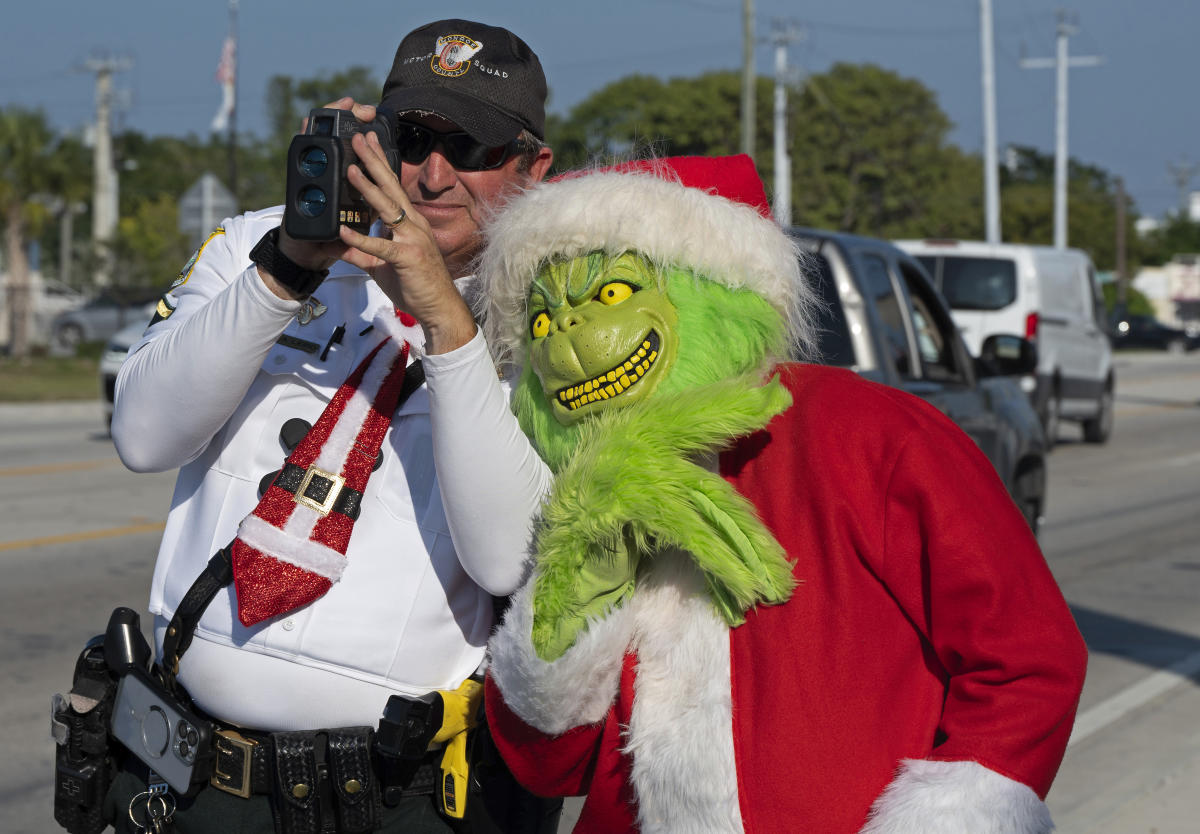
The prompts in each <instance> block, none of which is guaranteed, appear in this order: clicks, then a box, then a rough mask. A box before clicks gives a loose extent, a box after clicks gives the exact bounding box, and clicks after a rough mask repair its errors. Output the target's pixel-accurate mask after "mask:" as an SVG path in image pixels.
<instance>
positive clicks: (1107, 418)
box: [1083, 388, 1113, 443]
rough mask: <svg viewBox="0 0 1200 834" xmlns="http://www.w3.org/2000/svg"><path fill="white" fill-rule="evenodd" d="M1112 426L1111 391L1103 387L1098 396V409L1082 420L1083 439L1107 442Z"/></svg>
mask: <svg viewBox="0 0 1200 834" xmlns="http://www.w3.org/2000/svg"><path fill="white" fill-rule="evenodd" d="M1112 427H1113V392H1112V388H1105V389H1104V393H1103V394H1102V395H1101V396H1100V411H1099V413H1098V414H1097V415H1096V416H1095V417H1093V418H1092V419H1090V420H1084V421H1083V439H1084V440H1086V441H1087V442H1088V443H1107V442H1108V436H1109V435H1110V434H1112Z"/></svg>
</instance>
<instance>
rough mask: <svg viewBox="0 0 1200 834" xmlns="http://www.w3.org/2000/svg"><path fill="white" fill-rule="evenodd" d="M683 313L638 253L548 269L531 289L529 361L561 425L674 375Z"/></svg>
mask: <svg viewBox="0 0 1200 834" xmlns="http://www.w3.org/2000/svg"><path fill="white" fill-rule="evenodd" d="M677 322H678V317H677V316H676V314H675V307H674V305H673V304H671V301H670V299H668V298H667V296H666V293H665V292H663V290H661V289H660V288H659V286H658V280H657V275H656V273H655V270H654V269H653V268H652V267H651V266H650V265H649V264H648V263H646V261H645V260H644V259H642V258H640V257H638V256H637V255H635V254H633V253H628V252H627V253H625V254H623V255H619V256H617V257H616V258H612V257H609V256H607V255H605V254H603V253H600V252H593V253H591V254H589V255H585V256H583V257H580V258H572V259H571V260H568V261H562V262H557V263H553V264H550V265H548V266H546V267H544V268H543V269H542V270H541V271H540V272H539V273H538V275H537V277H536V278H535V279H534V281H533V288H532V290H531V291H530V294H529V334H530V339H531V345H530V349H529V361H530V364H531V365H532V366H533V370H534V373H536V374H537V376H538V378H539V379H540V380H541V383H542V388H543V390H544V391H545V393H546V396H547V399H548V400H549V402H550V407H551V409H552V410H553V413H554V417H555V419H557V420H558V421H559V422H560V423H563V424H567V425H569V424H571V423H575V422H577V421H578V420H580V419H582V418H584V417H585V416H587V415H589V414H594V413H596V412H597V411H603V410H606V409H607V408H610V407H621V406H627V405H632V404H633V403H636V402H639V401H640V400H642V399H645V398H646V397H647V396H649V395H650V393H651V392H652V391H653V390H654V387H655V386H656V385H657V384H658V381H659V380H660V379H662V378H663V377H665V376H666V375H667V374H669V373H670V367H671V363H672V361H673V360H674V358H675V354H676V350H675V347H676V341H677V339H676V335H675V327H676V324H677Z"/></svg>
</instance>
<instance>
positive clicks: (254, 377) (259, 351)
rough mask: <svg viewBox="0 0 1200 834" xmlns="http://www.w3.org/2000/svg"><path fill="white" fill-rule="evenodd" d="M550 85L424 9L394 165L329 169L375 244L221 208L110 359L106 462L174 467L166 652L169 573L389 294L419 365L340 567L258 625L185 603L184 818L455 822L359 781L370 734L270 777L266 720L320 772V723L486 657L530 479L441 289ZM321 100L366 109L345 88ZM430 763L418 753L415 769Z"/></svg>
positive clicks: (412, 693)
mask: <svg viewBox="0 0 1200 834" xmlns="http://www.w3.org/2000/svg"><path fill="white" fill-rule="evenodd" d="M545 96H546V83H545V78H544V76H543V73H542V69H541V65H540V63H539V61H538V58H537V56H536V55H535V54H534V53H533V51H532V50H530V49H529V47H528V46H527V45H526V44H525V43H524V42H523V41H522V40H521V39H520V38H518V37H517V36H516V35H514V34H512V33H511V32H508V31H506V30H505V29H501V28H497V27H492V26H486V25H483V24H480V23H475V22H471V21H465V20H443V21H438V22H435V23H431V24H428V25H426V26H422V27H420V28H419V29H416V30H415V31H413V32H411V33H410V34H409V35H407V36H406V37H405V38H404V40H403V41H402V42H401V44H400V47H399V49H398V51H397V53H396V57H395V63H394V65H393V67H392V70H391V73H390V74H389V76H388V78H387V81H386V83H385V85H384V88H383V95H382V99H381V106H385V107H387V108H389V109H390V110H392V111H395V112H397V113H398V114H399V120H400V124H399V125H398V128H399V133H398V137H399V138H398V140H397V146H398V148H399V151H400V156H401V159H402V160H403V162H402V165H401V170H400V174H399V177H396V176H395V175H394V174H393V173H392V172H391V170H390V168H389V167H388V165H387V163H386V161H385V158H384V156H383V154H382V152H381V150H380V147H379V144H378V142H377V140H376V139H374V138H371V139H364V138H363V136H362V135H356V136H355V137H354V139H353V147H354V150H355V151H356V153H357V154H358V156H359V158H360V165H359V166H358V167H357V168H354V169H352V170H351V173H350V175H349V176H350V180H351V182H352V184H353V185H355V186H356V187H357V188H359V189H360V190H361V191H362V193H363V194H364V196H365V197H366V199H367V200H368V202H369V203H370V204H371V206H372V207H373V209H374V211H375V212H377V214H378V217H379V222H378V223H377V224H376V226H375V228H374V231H373V234H372V235H371V236H364V235H361V234H358V233H355V232H353V231H351V230H350V229H348V228H346V227H343V228H342V231H341V237H340V239H339V240H336V241H332V242H326V243H312V242H304V241H299V240H294V239H292V238H290V237H289V236H288V235H287V234H286V233H284V232H283V231H282V230H280V228H279V227H280V223H281V218H282V214H283V209H282V208H280V207H277V208H272V209H266V210H263V211H256V212H251V213H248V214H245V215H242V216H240V217H235V218H232V219H229V220H226V221H225V222H224V223H223V224H222V226H221V227H220V228H218V229H217V230H216V231H215V232H214V233H213V234H212V236H211V237H209V239H208V240H207V242H205V243H204V245H203V246H202V247H201V248H200V250H199V251H198V252H197V253H196V255H195V256H194V257H193V259H192V260H191V261H190V262H189V263H188V265H187V266H186V267H185V269H184V270H183V272H182V273H181V274H180V276H179V279H178V280H177V281H176V282H175V284H174V285H173V286H172V288H171V289H170V291H169V292H168V293H167V295H166V296H165V297H164V300H163V303H162V305H160V308H159V315H158V316H156V318H155V320H154V321H153V322H152V324H151V326H150V327H149V329H148V330H147V331H146V334H145V336H144V337H143V339H142V341H141V342H140V343H138V344H137V345H135V346H134V348H133V349H132V350H131V351H130V356H129V359H128V360H127V361H126V363H125V364H124V366H123V367H122V369H121V372H120V375H119V377H118V380H117V397H116V407H115V411H114V415H113V424H112V434H113V440H114V442H115V444H116V447H117V451H118V452H119V454H120V456H121V458H122V460H123V461H124V462H125V464H126V465H127V466H128V467H129V468H131V469H133V470H135V471H145V472H151V471H163V470H167V469H172V468H175V467H180V472H179V477H178V481H177V484H176V489H175V494H174V497H173V499H172V502H171V509H170V513H169V515H168V518H167V524H166V530H165V532H164V535H163V539H162V544H161V547H160V551H159V555H158V560H157V563H156V567H155V571H154V577H153V583H152V586H151V598H150V611H151V612H152V614H153V615H154V618H155V619H154V622H155V637H156V641H157V647H158V651H159V652H160V655H161V652H162V646H163V641H164V638H165V637H166V630H167V625H168V623H169V622H170V620H171V618H172V616H173V615H175V614H176V612H177V610H178V609H179V607H180V605H181V600H183V598H184V596H185V594H186V593H187V592H188V589H189V588H190V587H191V586H192V584H193V582H194V581H195V580H196V578H197V576H198V575H199V574H200V573H201V572H202V571H203V570H204V568H205V565H206V564H207V563H208V561H209V559H210V557H211V556H212V555H213V554H214V553H216V552H217V551H219V550H221V549H222V548H224V547H225V546H226V545H228V544H229V543H230V541H231V540H232V539H234V537H235V536H237V535H239V529H240V527H239V525H240V523H241V522H242V520H243V519H244V518H246V517H247V515H248V514H251V513H252V511H255V507H256V505H257V504H258V502H259V500H260V495H261V494H263V492H262V491H263V489H264V487H266V485H267V484H270V483H272V482H271V480H270V477H269V475H270V473H273V472H276V471H278V470H280V468H281V466H282V464H283V462H284V458H285V457H286V456H287V455H288V454H289V451H290V450H292V449H295V448H296V445H297V442H298V441H299V440H300V439H301V438H302V437H303V436H304V433H305V430H306V429H307V428H308V427H309V426H311V425H313V424H314V423H318V422H319V421H320V419H321V415H322V414H323V413H324V412H325V409H326V406H327V404H329V402H330V401H331V399H333V398H334V393H335V392H336V391H337V390H338V389H339V386H341V385H342V384H343V382H344V381H345V380H346V379H347V377H348V376H350V375H351V372H352V371H354V369H355V368H357V367H359V365H360V363H362V362H363V360H364V358H366V357H367V356H368V354H369V353H370V351H372V350H373V349H374V348H375V347H376V346H377V345H378V344H379V343H380V341H381V339H382V337H383V335H385V332H390V331H388V327H389V326H390V325H387V326H385V325H386V323H387V321H389V317H390V316H391V317H394V315H395V314H394V312H393V308H395V309H396V310H401V311H404V312H405V313H407V314H410V315H411V316H412V317H413V318H415V319H416V321H417V322H418V323H419V324H418V325H413V326H409V327H406V328H401V331H396V332H400V333H401V335H402V336H403V338H404V339H407V341H408V342H409V344H410V355H409V361H410V362H411V361H412V360H413V359H415V358H417V357H420V358H421V359H422V366H423V369H424V373H425V378H426V383H425V384H424V385H423V386H421V387H420V388H418V389H416V390H415V391H414V392H413V393H411V394H410V395H409V396H408V397H407V399H405V400H404V401H403V402H402V404H401V405H400V406H399V407H398V409H396V411H395V413H394V414H393V415H391V421H390V426H388V428H387V431H386V435H385V436H384V437H383V441H382V447H381V450H380V452H379V454H378V456H377V461H376V465H375V469H374V471H373V473H372V474H371V475H370V478H369V480H368V481H367V484H366V487H365V489H364V490H363V491H362V494H361V496H359V499H358V500H359V501H360V506H359V509H358V512H357V517H356V520H355V521H354V523H353V532H352V535H351V536H350V538H349V544H348V546H347V547H346V549H345V564H344V570H343V571H342V573H341V575H340V577H339V578H337V579H336V581H333V582H332V583H331V584H329V587H328V588H327V589H326V590H325V592H324V593H323V595H319V596H318V597H317V598H315V601H312V602H309V603H307V604H304V605H301V606H300V607H298V608H294V609H291V610H286V611H285V612H284V613H280V614H278V615H277V616H272V617H269V618H267V619H265V620H263V621H261V622H258V623H255V624H253V625H244V624H243V622H244V619H240V618H239V617H240V615H241V614H244V611H239V604H241V605H242V606H243V607H244V605H245V600H242V599H239V594H240V593H241V592H242V590H237V591H235V590H234V588H232V587H230V588H225V589H222V590H221V591H220V592H218V593H217V594H216V595H215V597H214V598H213V600H212V601H211V603H209V604H208V605H207V607H206V608H204V610H203V614H202V615H201V616H200V619H199V621H198V624H197V625H196V627H195V631H194V640H193V641H192V642H191V644H190V647H188V648H187V651H186V653H185V654H184V655H183V657H182V660H181V662H180V663H179V666H178V681H179V682H180V684H181V685H182V686H183V688H185V689H186V691H187V693H188V695H189V696H190V697H191V699H192V700H193V702H194V704H195V706H196V707H197V708H198V709H199V710H200V711H202V713H203V714H205V715H206V716H208V717H210V718H211V719H213V720H214V722H215V724H216V727H217V728H218V731H219V735H218V745H223V746H222V747H220V748H219V749H220V750H221V759H220V760H219V767H218V774H217V776H215V777H214V778H213V781H212V784H211V785H209V786H205V787H203V788H201V789H200V790H199V792H198V793H196V794H195V795H194V796H191V797H175V801H174V802H173V803H172V807H173V814H172V820H171V822H172V823H173V824H175V825H177V826H178V828H179V830H187V831H214V832H216V831H222V832H224V831H234V830H239V831H257V830H262V831H272V830H279V831H283V832H284V834H308V832H316V831H332V830H339V831H342V830H355V831H357V830H381V829H382V830H387V831H445V830H452V827H453V826H460V825H461V823H458V822H456V821H455V820H454V818H453V817H452V816H447V815H446V813H445V811H444V809H441V808H440V807H439V804H440V798H439V797H438V796H437V790H436V785H435V786H433V787H430V788H427V789H426V788H423V787H422V786H421V785H416V784H413V783H411V782H410V783H408V784H399V785H389V778H390V777H389V776H388V774H386V773H384V774H380V773H378V772H375V770H378V767H377V765H378V761H379V756H378V752H379V751H378V750H367V751H366V753H365V755H367V756H368V758H367V760H366V761H368V762H369V763H370V765H371V766H372V768H373V770H372V772H370V773H367V774H365V777H366V778H364V779H361V780H360V779H357V778H353V779H346V780H343V781H342V782H337V783H336V784H333V785H332V787H330V786H329V785H326V784H324V782H323V783H322V784H320V785H308V784H306V783H304V782H303V780H297V779H295V778H293V776H294V774H292V775H290V776H289V775H287V774H282V773H281V772H279V771H280V769H281V768H282V767H283V766H284V765H285V764H287V762H286V761H285V759H284V758H280V757H283V756H284V755H285V752H286V751H284V750H283V748H284V746H285V745H283V744H281V743H279V739H281V738H283V736H278V735H272V734H278V733H281V732H285V731H286V732H288V733H289V735H288V736H287V738H288V739H289V740H294V741H295V742H296V744H297V745H298V746H299V748H300V749H302V750H303V751H307V752H304V753H303V755H302V756H301V757H300V759H297V760H296V761H299V762H300V765H304V766H308V764H311V763H312V762H315V763H316V770H315V771H314V772H315V773H316V774H317V777H318V778H319V779H321V780H325V782H329V781H330V780H333V781H335V782H336V779H337V777H338V774H339V772H340V771H339V768H343V769H344V766H347V767H348V765H345V763H344V762H341V763H339V762H335V761H334V755H333V752H331V751H333V749H334V743H333V742H332V741H331V740H330V739H333V738H335V737H336V738H342V735H338V734H337V733H336V732H334V733H330V732H328V731H329V730H331V729H333V730H335V731H336V729H337V728H355V727H374V726H376V725H377V723H378V722H379V721H380V717H381V715H382V714H383V713H384V710H385V706H386V705H387V704H388V702H389V698H390V697H391V696H393V695H400V696H403V697H404V698H406V699H421V698H426V699H427V698H428V697H429V695H430V693H432V692H435V691H438V690H444V691H453V690H456V689H457V688H458V687H459V686H460V684H463V682H464V681H465V680H467V679H468V678H469V677H470V676H472V674H473V673H475V672H476V671H477V669H478V668H479V667H480V665H481V663H482V661H483V657H484V647H485V643H486V640H487V637H488V634H489V631H490V630H491V628H492V625H493V618H494V615H493V598H494V597H498V596H504V595H506V594H509V593H510V592H511V591H512V590H514V589H515V588H516V587H517V585H518V584H519V583H520V581H521V579H522V577H523V570H524V565H523V564H522V562H521V561H520V557H519V556H518V557H515V558H514V557H508V556H506V555H504V554H523V553H524V551H525V547H524V544H525V541H526V539H527V537H528V522H527V519H528V518H530V516H531V511H532V509H533V507H534V506H535V505H536V503H537V501H538V500H539V497H540V495H541V493H542V490H543V489H544V482H541V481H539V480H538V477H540V473H541V472H542V471H543V470H542V469H541V468H540V466H533V467H531V466H530V465H529V460H528V456H529V455H530V452H529V447H528V444H527V443H526V441H525V440H524V437H523V436H522V435H521V434H520V432H519V430H518V428H517V426H516V425H515V422H514V419H513V418H512V416H511V413H510V412H509V410H508V406H507V391H508V386H507V383H501V382H498V381H497V378H496V372H495V368H494V365H493V363H492V361H491V359H490V357H489V354H488V351H487V347H486V345H485V344H484V342H483V338H482V336H481V335H480V333H479V332H478V331H477V328H476V326H475V322H474V320H473V319H472V316H471V313H470V309H469V307H468V305H467V304H466V303H465V302H464V300H463V296H462V294H461V292H460V290H463V289H465V287H466V286H467V285H468V284H469V281H470V277H469V273H470V266H471V262H472V259H473V258H474V257H475V255H476V254H477V251H478V249H479V247H480V225H481V222H482V221H483V219H484V217H485V213H486V212H487V211H489V210H490V209H492V208H493V207H495V206H496V205H498V204H499V203H500V201H502V199H503V197H504V194H505V193H506V191H507V190H509V189H513V188H519V187H522V186H527V185H530V184H533V183H536V182H537V181H538V180H540V179H542V177H543V176H544V175H545V174H546V172H547V170H548V169H549V167H550V165H551V162H552V159H553V155H552V152H551V150H550V149H549V148H548V147H547V146H546V145H545V144H544V142H543V138H544V126H545V113H544V102H545ZM331 106H334V107H339V108H341V109H351V110H353V112H354V114H355V115H356V116H357V117H358V118H360V119H361V120H363V121H370V120H371V119H372V118H374V116H375V111H374V108H373V107H371V106H368V105H362V104H359V103H356V102H354V101H352V100H350V99H343V100H341V101H339V102H335V103H334V104H333V105H331ZM408 321H409V322H410V324H411V320H408ZM410 372H411V371H410ZM298 421H299V422H298ZM449 466H456V467H460V468H470V469H471V470H472V471H473V472H474V473H475V475H476V476H475V477H472V478H458V479H456V482H457V483H456V485H455V486H454V487H452V490H453V491H454V494H443V490H442V487H441V485H440V484H439V479H438V476H437V470H438V469H442V468H444V467H449ZM531 472H532V473H534V475H535V476H538V477H531V475H530V473H531ZM264 476H268V477H264ZM301 491H303V490H301ZM299 500H300V499H299V498H297V501H299ZM326 510H327V511H328V508H326ZM318 514H320V513H319V512H318ZM284 558H288V559H290V558H291V557H290V556H288V555H287V554H284ZM235 570H236V569H235ZM249 584H250V585H253V584H254V582H253V581H251V582H249ZM160 660H161V657H160ZM272 739H274V741H272ZM289 743H290V741H289ZM264 748H270V749H271V751H272V753H273V755H262V750H263V749H264ZM339 749H340V748H339ZM256 751H257V752H256ZM313 751H315V752H313ZM322 751H324V756H325V759H324V761H322ZM351 752H352V753H355V751H351ZM362 753H363V751H361V750H359V751H357V752H356V753H355V755H358V754H362ZM438 755H440V754H439V752H438V749H437V748H436V745H435V749H434V750H433V751H431V753H430V759H431V762H432V764H433V766H434V767H435V768H436V764H437V756H438ZM238 756H241V758H240V759H237V757H238ZM314 757H315V758H314ZM360 758H361V756H360ZM235 759H236V761H235ZM231 762H232V763H231ZM293 764H294V762H293ZM428 764H429V762H426V763H423V764H422V767H423V768H425V767H426V766H427V765H428ZM298 766H299V765H298ZM243 767H244V768H245V769H244V770H243ZM234 770H236V773H235V774H234V775H232V776H231V773H232V772H233V771H234ZM242 777H245V778H242ZM285 777H286V778H285ZM146 778H147V773H146V769H145V768H144V767H142V766H141V765H140V764H139V762H138V761H137V760H136V759H134V758H132V757H126V759H125V762H124V764H123V769H122V772H121V773H120V774H119V775H118V777H117V779H116V781H115V783H114V785H113V788H112V790H111V791H110V793H109V796H108V799H107V803H106V813H107V814H108V818H109V819H110V821H113V822H114V823H115V824H116V825H117V827H118V830H134V829H131V828H130V827H129V826H130V825H131V815H132V821H133V822H132V824H136V823H138V822H139V820H138V808H137V807H136V802H135V799H136V796H137V795H138V794H139V793H140V792H142V791H145V790H146V787H147V785H146V781H145V780H146ZM289 779H290V780H291V781H290V782H289V781H288V780H289ZM364 785H367V786H369V787H370V790H379V789H380V786H381V785H382V788H383V792H382V793H380V794H376V795H374V796H373V797H372V798H371V802H370V803H369V804H372V805H374V806H375V810H374V811H371V810H370V809H368V810H367V811H366V812H363V813H365V816H363V815H362V814H359V815H358V816H355V815H354V814H351V813H349V810H348V809H351V808H352V802H353V801H355V800H354V797H353V796H352V794H353V793H354V792H355V790H362V789H363V786H364ZM389 787H391V788H393V789H394V790H393V791H392V792H391V793H388V792H387V789H388V788H389ZM301 788H303V790H301ZM302 794H303V795H302ZM309 797H312V798H311V799H310V798H309ZM381 800H382V802H381ZM131 803H133V804H131ZM314 803H316V804H315V805H314ZM164 807H165V806H164ZM314 808H315V810H313V809H314ZM470 811H471V807H470V806H468V815H467V819H468V821H469V820H470V818H471V813H470ZM476 830H478V829H476Z"/></svg>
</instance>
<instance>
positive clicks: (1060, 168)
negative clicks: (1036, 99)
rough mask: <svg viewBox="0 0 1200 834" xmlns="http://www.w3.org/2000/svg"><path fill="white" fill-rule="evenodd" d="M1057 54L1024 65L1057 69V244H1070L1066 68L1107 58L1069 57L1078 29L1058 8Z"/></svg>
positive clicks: (1055, 238) (1022, 64) (1090, 56)
mask: <svg viewBox="0 0 1200 834" xmlns="http://www.w3.org/2000/svg"><path fill="white" fill-rule="evenodd" d="M1056 31H1057V34H1056V37H1057V40H1058V54H1057V56H1056V57H1054V58H1022V59H1021V67H1022V68H1023V69H1050V68H1053V69H1056V70H1057V71H1058V83H1057V91H1056V95H1055V108H1054V110H1055V122H1054V123H1055V130H1054V135H1055V143H1054V246H1055V248H1057V249H1065V248H1066V247H1067V162H1068V156H1067V70H1068V69H1069V68H1071V67H1094V66H1097V65H1099V64H1102V63H1103V62H1104V59H1103V58H1101V57H1099V56H1097V55H1076V56H1073V57H1068V55H1067V38H1068V37H1070V36H1071V35H1073V34H1074V33H1075V31H1076V27H1075V25H1074V23H1071V22H1068V20H1067V13H1066V11H1063V10H1059V12H1058V26H1057V30H1056Z"/></svg>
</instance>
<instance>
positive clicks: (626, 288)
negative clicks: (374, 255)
mask: <svg viewBox="0 0 1200 834" xmlns="http://www.w3.org/2000/svg"><path fill="white" fill-rule="evenodd" d="M631 295H633V287H631V286H630V285H629V284H626V283H625V282H624V281H610V282H609V283H607V284H605V285H604V286H603V287H601V288H600V292H598V293H596V300H597V301H599V302H600V303H601V304H608V305H613V304H620V303H621V302H622V301H624V300H625V299H627V298H629V296H631Z"/></svg>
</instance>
